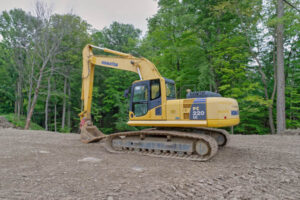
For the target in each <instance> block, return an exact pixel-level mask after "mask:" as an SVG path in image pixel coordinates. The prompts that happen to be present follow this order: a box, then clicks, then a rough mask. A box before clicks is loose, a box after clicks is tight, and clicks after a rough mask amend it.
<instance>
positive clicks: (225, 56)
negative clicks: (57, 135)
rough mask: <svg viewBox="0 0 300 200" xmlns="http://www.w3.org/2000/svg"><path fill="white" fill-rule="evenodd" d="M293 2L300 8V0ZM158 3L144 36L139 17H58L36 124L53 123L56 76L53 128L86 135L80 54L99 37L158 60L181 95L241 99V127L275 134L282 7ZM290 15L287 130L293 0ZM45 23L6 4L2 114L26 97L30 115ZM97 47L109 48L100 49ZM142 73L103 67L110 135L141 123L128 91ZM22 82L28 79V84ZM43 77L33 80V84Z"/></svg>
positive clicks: (100, 86)
mask: <svg viewBox="0 0 300 200" xmlns="http://www.w3.org/2000/svg"><path fill="white" fill-rule="evenodd" d="M291 3H293V4H294V5H296V6H299V2H297V1H296V0H291ZM158 6H159V9H158V12H157V13H156V14H155V15H154V16H152V17H151V18H149V19H148V32H147V34H146V35H145V36H144V37H143V38H141V30H139V29H136V28H135V27H134V26H133V25H130V24H122V23H118V22H113V23H112V24H111V25H110V26H109V27H105V28H104V29H102V30H93V31H91V26H90V25H89V24H88V23H87V22H85V21H84V20H82V19H81V18H80V17H79V16H76V15H71V14H66V15H58V14H54V15H52V16H51V19H50V23H51V26H49V27H50V28H49V29H47V31H49V32H51V34H52V35H54V36H56V35H57V36H59V35H62V40H61V43H60V44H59V51H58V52H57V54H56V55H55V56H53V57H51V61H50V62H49V63H48V65H47V67H46V69H47V70H46V71H45V73H44V78H43V80H42V87H41V88H40V95H39V98H38V101H37V105H36V107H35V112H34V116H33V121H34V122H36V123H38V124H39V125H40V126H43V127H45V106H46V105H45V101H46V99H47V89H48V87H47V86H48V84H49V82H50V84H51V91H50V93H51V97H50V99H49V107H48V118H49V119H48V127H49V129H48V130H54V129H55V127H56V130H58V131H60V132H70V131H72V132H77V130H78V125H79V117H78V113H79V112H80V110H81V108H80V107H81V100H80V93H81V91H80V90H81V69H82V54H81V52H82V49H83V47H84V46H85V45H86V44H88V43H92V44H94V45H97V46H102V47H106V48H110V49H114V50H117V51H121V52H126V53H131V54H133V55H135V56H143V57H146V58H147V59H149V60H151V61H152V62H153V63H155V65H156V67H157V68H158V69H159V71H160V73H161V74H162V75H163V76H164V77H166V78H170V79H173V80H174V81H175V82H176V84H177V97H178V98H185V95H186V89H188V88H189V89H192V90H194V91H195V90H209V91H213V92H218V93H220V94H222V95H223V96H225V97H232V98H235V99H237V101H238V103H239V106H240V118H241V123H240V124H239V125H238V126H236V127H235V128H234V130H235V133H242V134H266V133H270V128H269V127H270V124H269V123H270V122H269V120H268V117H269V116H268V108H269V107H271V108H272V109H273V116H274V118H275V116H276V113H275V111H276V95H275V98H274V99H272V95H273V91H275V90H274V89H276V88H274V87H276V84H274V82H275V81H276V80H275V79H274V74H275V72H276V70H274V69H275V68H276V57H275V56H276V48H275V46H276V41H274V39H273V38H274V34H275V27H276V24H277V23H278V22H279V20H278V19H277V17H276V7H275V6H276V5H275V4H274V3H273V2H272V1H270V2H268V1H264V2H263V1H261V0H244V1H238V0H232V1H227V0H220V1H216V0H207V1H200V0H182V1H179V0H159V1H158ZM283 21H284V24H285V32H284V37H285V39H284V41H285V44H284V46H285V75H286V115H287V116H286V117H287V118H286V120H287V127H288V128H298V127H300V60H299V58H300V57H299V56H300V40H299V37H300V36H299V33H300V16H299V13H297V11H295V10H294V9H292V8H290V7H286V8H285V16H284V18H283ZM41 23H42V22H41V21H39V20H38V19H37V18H36V17H35V16H32V15H31V14H29V13H25V12H24V11H23V10H21V9H13V10H10V11H4V12H2V14H1V16H0V34H1V36H2V38H3V40H2V41H1V42H0V102H1V103H0V113H4V114H7V113H13V112H16V102H17V101H19V100H21V102H22V103H21V114H23V115H25V114H26V113H27V106H28V104H29V97H32V92H33V91H31V93H30V80H36V79H37V74H38V73H39V68H38V67H36V66H38V65H39V64H40V63H41V59H40V54H39V52H38V51H36V50H35V48H36V44H35V40H36V39H35V38H34V36H35V35H34V34H32V33H34V30H36V28H37V27H39V25H40V24H41ZM39 31H45V30H39ZM35 33H36V32H35ZM49 43H51V39H50V40H49ZM94 52H95V54H98V53H101V54H103V52H99V51H98V50H96V49H95V50H94ZM274 52H275V53H274ZM255 58H256V59H257V60H259V61H260V65H258V63H257V61H256V60H255ZM32 66H33V67H32ZM51 67H53V71H52V72H51V70H50V69H51ZM261 72H262V73H263V74H265V79H266V80H265V81H266V83H263V82H262V75H261V74H262V73H261ZM31 75H32V77H31ZM48 79H49V82H48ZM138 79H139V77H138V75H136V74H133V73H130V72H126V71H119V70H113V69H106V68H101V67H99V68H98V67H96V69H95V80H94V90H93V103H92V117H93V122H94V124H95V125H96V126H98V127H99V128H100V129H101V130H102V131H103V132H104V133H113V132H118V131H126V130H137V128H134V127H129V126H128V125H127V121H128V107H129V106H128V104H129V102H128V99H125V98H124V97H123V92H124V90H125V89H127V88H128V87H130V85H131V84H132V82H133V81H135V80H138ZM18 83H21V85H19V86H20V87H21V90H20V91H18V90H17V88H18ZM65 83H66V86H67V87H66V89H67V90H66V92H65V91H64V88H65V87H64V86H65ZM35 84H36V83H35V82H34V81H33V85H32V86H33V87H32V88H33V89H34V88H35ZM69 89H70V90H69ZM265 91H267V92H266V93H267V96H266V94H265ZM64 99H65V100H66V110H67V114H66V116H65V120H66V126H65V127H64V128H62V118H63V116H62V110H63V105H64V104H63V102H64ZM55 109H56V114H55ZM68 116H70V117H68ZM6 117H7V118H8V119H9V120H11V121H13V122H14V123H15V124H17V125H18V126H21V127H22V126H24V124H22V123H24V121H25V119H24V118H23V117H22V116H21V118H20V121H19V120H17V119H16V118H15V117H14V115H11V114H9V115H7V116H6ZM68 118H70V124H68V123H67V121H68ZM55 120H56V121H55ZM22 121H23V122H22ZM33 126H35V125H33ZM39 128H41V127H39Z"/></svg>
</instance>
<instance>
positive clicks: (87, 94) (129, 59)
mask: <svg viewBox="0 0 300 200" xmlns="http://www.w3.org/2000/svg"><path fill="white" fill-rule="evenodd" d="M93 48H96V49H100V50H102V51H104V52H106V53H109V54H113V55H115V56H104V55H94V54H93V51H92V49H93ZM82 55H83V69H82V90H81V100H82V102H83V109H82V112H81V113H80V114H79V115H80V118H81V119H82V118H83V117H85V118H86V119H89V120H90V119H91V116H90V115H91V105H92V93H93V81H94V68H95V66H102V67H108V68H113V69H118V70H125V71H131V72H135V73H137V74H138V75H139V77H140V79H141V80H145V79H155V78H160V77H161V75H160V73H159V71H158V70H157V69H156V67H155V65H154V64H153V63H152V62H150V61H149V60H147V59H146V58H137V57H134V56H132V55H130V54H126V53H122V52H118V51H114V50H111V49H107V48H101V47H96V46H93V45H90V44H88V45H86V46H85V48H84V49H83V52H82Z"/></svg>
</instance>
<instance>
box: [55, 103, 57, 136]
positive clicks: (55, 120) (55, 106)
mask: <svg viewBox="0 0 300 200" xmlns="http://www.w3.org/2000/svg"><path fill="white" fill-rule="evenodd" d="M56 105H57V104H56V102H55V104H54V131H55V132H57V125H56V113H57V110H56Z"/></svg>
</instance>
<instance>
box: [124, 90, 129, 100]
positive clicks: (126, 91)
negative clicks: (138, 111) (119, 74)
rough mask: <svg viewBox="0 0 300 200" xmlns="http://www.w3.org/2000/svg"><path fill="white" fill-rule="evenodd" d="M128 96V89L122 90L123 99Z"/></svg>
mask: <svg viewBox="0 0 300 200" xmlns="http://www.w3.org/2000/svg"><path fill="white" fill-rule="evenodd" d="M128 94H129V89H126V90H124V97H125V98H128Z"/></svg>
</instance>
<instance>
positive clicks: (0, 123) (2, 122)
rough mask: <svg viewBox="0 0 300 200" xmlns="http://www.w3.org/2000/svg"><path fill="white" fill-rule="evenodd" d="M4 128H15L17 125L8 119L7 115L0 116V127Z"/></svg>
mask: <svg viewBox="0 0 300 200" xmlns="http://www.w3.org/2000/svg"><path fill="white" fill-rule="evenodd" d="M2 128H15V126H14V125H13V124H12V123H10V122H9V121H7V119H6V118H5V117H2V116H0V129H2Z"/></svg>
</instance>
